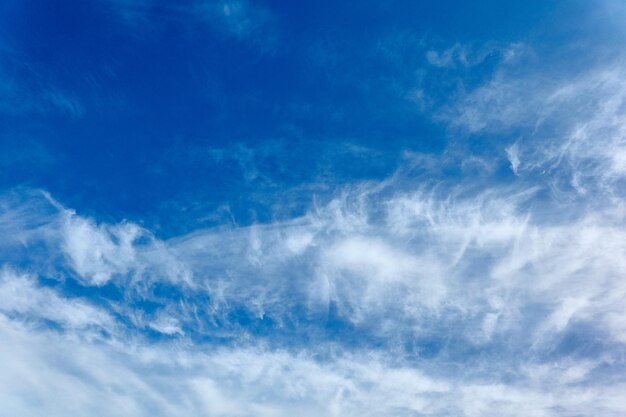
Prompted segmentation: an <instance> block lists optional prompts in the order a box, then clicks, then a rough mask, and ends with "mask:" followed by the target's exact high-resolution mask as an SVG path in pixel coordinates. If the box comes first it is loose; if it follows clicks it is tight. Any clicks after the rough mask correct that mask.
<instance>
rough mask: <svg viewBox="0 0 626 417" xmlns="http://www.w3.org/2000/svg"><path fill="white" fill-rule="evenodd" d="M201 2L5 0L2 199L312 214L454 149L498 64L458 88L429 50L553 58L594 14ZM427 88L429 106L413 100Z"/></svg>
mask: <svg viewBox="0 0 626 417" xmlns="http://www.w3.org/2000/svg"><path fill="white" fill-rule="evenodd" d="M197 4H198V2H159V1H150V2H125V1H66V0H65V1H48V0H45V1H43V0H42V1H35V0H33V1H27V2H24V1H5V2H3V3H2V5H1V6H0V7H1V9H0V19H1V21H0V28H1V29H0V39H1V40H2V42H1V43H0V54H1V55H0V59H1V62H2V65H1V67H0V77H2V80H3V83H5V85H6V87H4V90H3V91H2V93H3V95H4V96H5V98H3V99H2V109H1V110H2V111H1V112H0V129H1V131H0V138H1V143H2V145H3V146H2V151H3V153H4V154H5V155H7V156H5V157H4V158H2V161H1V163H2V166H1V168H2V174H1V176H0V185H1V186H2V187H3V188H5V189H6V188H11V187H15V186H17V185H25V186H28V187H40V188H43V189H46V190H49V191H50V192H51V193H52V194H53V195H55V196H56V198H58V199H60V200H61V201H63V202H64V203H66V204H68V205H70V206H71V207H73V208H75V209H77V210H78V211H79V212H82V213H85V214H89V215H95V216H97V217H100V216H108V217H107V218H109V219H110V220H115V221H119V220H122V219H124V218H126V219H131V220H136V221H137V220H140V219H141V221H143V222H144V224H146V226H148V227H150V228H153V229H154V230H155V232H157V233H161V234H163V236H170V235H172V234H176V233H181V232H186V231H189V230H190V228H192V227H194V226H197V224H195V223H194V222H196V221H200V222H202V221H203V220H202V219H205V220H204V222H205V225H214V224H220V223H223V222H230V221H234V222H236V224H243V225H245V224H250V223H252V222H268V221H270V220H272V219H276V218H289V217H292V216H294V215H299V214H302V213H303V212H304V211H305V210H306V209H307V208H308V207H309V206H310V204H311V196H312V195H313V194H316V195H318V196H319V197H321V196H324V195H325V194H328V193H329V192H332V189H333V187H335V186H336V185H337V184H340V183H342V182H346V181H352V180H360V179H373V178H376V179H380V178H384V177H387V176H389V175H390V174H391V173H392V172H393V170H395V169H396V168H397V165H398V163H399V161H400V158H401V155H402V152H403V151H407V150H409V151H415V152H428V153H441V152H443V150H444V149H445V148H446V146H447V145H448V143H449V141H450V139H451V137H453V136H455V135H456V133H454V132H453V133H450V131H449V129H447V128H446V126H444V124H443V123H438V122H437V121H433V119H432V113H433V112H434V111H435V110H436V109H437V108H438V107H439V106H442V105H444V104H445V103H446V101H447V100H448V98H449V97H450V96H452V95H454V94H455V93H457V92H458V91H459V89H471V88H472V87H473V86H475V85H477V84H479V83H480V82H482V81H484V80H485V79H487V78H488V77H490V76H491V75H492V73H493V70H494V67H495V66H496V65H497V64H498V62H499V61H500V59H501V57H499V56H498V55H497V53H491V54H490V56H486V57H485V58H484V59H483V60H482V61H481V62H480V63H479V64H478V65H477V66H476V67H475V68H472V69H471V71H467V70H465V69H463V70H462V72H463V74H461V75H459V74H457V73H456V72H458V68H457V69H455V68H448V69H446V68H444V69H441V70H439V71H435V70H429V71H425V70H423V67H425V66H426V58H425V55H426V52H427V51H429V50H431V49H434V50H444V49H446V48H449V47H451V46H453V45H454V44H458V43H464V42H469V43H470V44H472V45H476V47H477V48H480V45H483V44H485V43H488V42H491V43H492V44H497V45H496V46H498V45H507V44H512V43H536V45H535V47H536V48H538V53H539V54H541V55H542V56H541V57H540V58H538V59H540V60H545V59H546V58H547V59H548V60H550V59H551V55H552V54H553V53H554V50H555V48H557V47H560V45H561V44H562V38H568V39H571V38H576V37H580V36H581V35H584V34H585V32H586V31H587V30H589V28H586V27H584V26H582V27H581V26H580V25H579V23H578V21H576V24H574V23H572V22H573V21H575V18H576V17H577V16H578V14H579V13H586V9H588V8H589V7H590V6H589V5H585V4H584V3H583V2H571V1H567V2H563V1H549V2H546V1H529V2H509V1H482V2H456V1H442V2H413V1H408V2H402V1H391V2H370V1H365V2H335V1H329V2H324V1H320V2H314V3H310V4H302V3H300V2H275V3H273V2H259V3H256V2H253V3H251V4H250V5H248V7H247V9H249V10H245V11H237V10H235V11H234V12H233V16H232V17H231V18H228V17H224V16H214V15H211V13H213V14H215V13H217V12H215V11H204V12H203V11H202V10H200V11H198V10H199V7H198V6H197ZM218 12H221V11H220V10H219V7H218ZM557 18H558V19H557ZM595 30H596V28H594V31H595ZM559 50H560V49H559ZM579 52H580V51H576V52H574V54H578V53H579ZM559 53H562V54H568V52H567V51H560V52H559ZM488 55H489V54H488ZM567 62H568V65H571V60H568V61H567ZM551 65H559V60H558V59H553V62H552V63H551ZM417 85H420V86H421V88H422V89H423V90H424V91H426V92H427V94H428V95H429V99H428V103H427V104H426V105H425V107H424V106H422V107H420V106H419V105H418V104H416V103H415V101H413V100H411V99H410V98H407V97H408V95H409V93H407V91H408V90H410V89H411V88H413V87H414V86H417ZM359 150H362V151H363V152H359ZM365 150H368V151H373V152H372V153H370V152H365ZM226 207H228V214H225V212H224V210H225V208H226Z"/></svg>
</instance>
